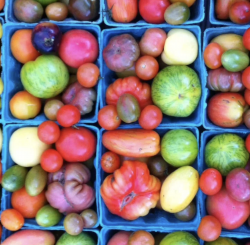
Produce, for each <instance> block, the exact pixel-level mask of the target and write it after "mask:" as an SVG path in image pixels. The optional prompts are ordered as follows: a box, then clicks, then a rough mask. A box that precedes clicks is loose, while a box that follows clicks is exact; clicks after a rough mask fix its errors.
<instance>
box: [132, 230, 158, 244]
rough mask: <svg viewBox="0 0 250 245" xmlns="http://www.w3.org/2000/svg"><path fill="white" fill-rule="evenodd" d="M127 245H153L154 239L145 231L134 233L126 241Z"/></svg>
mask: <svg viewBox="0 0 250 245" xmlns="http://www.w3.org/2000/svg"><path fill="white" fill-rule="evenodd" d="M128 244H129V245H138V244H146V245H154V244H155V239H154V237H153V236H152V234H151V233H149V232H147V231H136V232H134V233H132V235H131V236H130V237H129V240H128Z"/></svg>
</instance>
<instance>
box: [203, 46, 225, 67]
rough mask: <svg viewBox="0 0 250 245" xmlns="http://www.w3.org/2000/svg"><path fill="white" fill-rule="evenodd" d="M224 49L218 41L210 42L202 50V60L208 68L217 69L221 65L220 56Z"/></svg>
mask: <svg viewBox="0 0 250 245" xmlns="http://www.w3.org/2000/svg"><path fill="white" fill-rule="evenodd" d="M223 52H224V50H223V48H222V47H221V46H220V45H219V44H218V43H210V44H208V45H207V47H206V49H205V51H204V54H203V56H204V61H205V64H206V66H207V67H208V68H210V69H217V68H219V67H221V65H222V63H221V56H222V54H223Z"/></svg>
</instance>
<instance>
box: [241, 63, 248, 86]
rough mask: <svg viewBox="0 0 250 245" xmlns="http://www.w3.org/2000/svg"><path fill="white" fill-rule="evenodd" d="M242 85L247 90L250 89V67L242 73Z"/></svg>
mask: <svg viewBox="0 0 250 245" xmlns="http://www.w3.org/2000/svg"><path fill="white" fill-rule="evenodd" d="M242 83H243V85H244V86H245V87H246V88H247V89H250V66H248V67H247V68H246V69H245V70H244V71H243V73H242Z"/></svg>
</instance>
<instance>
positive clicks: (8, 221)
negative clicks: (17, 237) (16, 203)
mask: <svg viewBox="0 0 250 245" xmlns="http://www.w3.org/2000/svg"><path fill="white" fill-rule="evenodd" d="M1 223H2V225H3V227H5V228H6V229H7V230H10V231H17V230H20V229H21V228H22V227H23V225H24V217H23V216H22V214H21V213H20V212H18V211H17V210H15V209H6V210H4V211H3V212H2V214H1Z"/></svg>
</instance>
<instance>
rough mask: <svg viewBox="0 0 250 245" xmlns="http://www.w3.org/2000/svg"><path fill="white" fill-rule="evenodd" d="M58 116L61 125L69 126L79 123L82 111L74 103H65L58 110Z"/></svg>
mask: <svg viewBox="0 0 250 245" xmlns="http://www.w3.org/2000/svg"><path fill="white" fill-rule="evenodd" d="M56 118H57V121H58V123H59V124H60V125H61V126H63V127H65V128H67V127H71V126H73V125H74V124H77V123H78V122H79V121H80V120H81V113H80V111H79V109H78V108H77V107H75V106H73V105H64V106H62V107H61V108H60V109H59V110H58V112H57V115H56Z"/></svg>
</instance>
